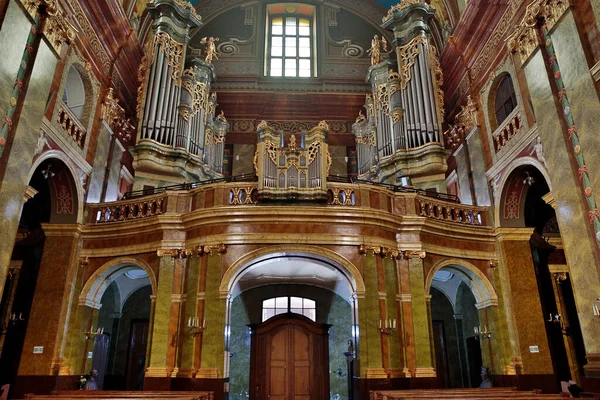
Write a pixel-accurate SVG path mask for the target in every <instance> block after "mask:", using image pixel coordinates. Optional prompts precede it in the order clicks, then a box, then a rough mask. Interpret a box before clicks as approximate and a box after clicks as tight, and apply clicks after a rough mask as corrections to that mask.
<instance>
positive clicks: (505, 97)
mask: <svg viewBox="0 0 600 400" xmlns="http://www.w3.org/2000/svg"><path fill="white" fill-rule="evenodd" d="M505 82H508V83H505ZM508 89H510V90H508ZM499 99H501V101H502V103H501V104H498V102H499ZM509 102H510V103H511V105H512V108H511V109H510V111H506V110H507V105H508V104H509ZM518 106H519V102H518V101H517V93H516V91H515V85H514V83H513V80H512V77H511V76H510V74H506V75H504V76H503V77H502V78H501V79H500V81H499V82H498V86H496V91H495V95H494V117H495V118H496V126H500V125H501V124H502V123H503V122H504V121H505V120H506V118H508V116H509V115H510V114H511V113H512V112H513V111H515V109H516V108H517V107H518ZM500 117H502V118H500Z"/></svg>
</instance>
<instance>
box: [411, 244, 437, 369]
mask: <svg viewBox="0 0 600 400" xmlns="http://www.w3.org/2000/svg"><path fill="white" fill-rule="evenodd" d="M406 257H407V258H408V268H409V273H410V292H411V304H412V317H413V318H412V319H413V329H414V343H415V359H416V360H415V361H416V362H415V365H416V368H415V373H414V377H415V378H425V377H435V376H436V373H435V369H434V368H433V357H432V351H433V350H432V344H431V329H430V325H431V324H430V322H431V317H430V315H429V306H428V301H427V299H426V296H429V294H426V293H425V275H424V271H423V258H425V252H406Z"/></svg>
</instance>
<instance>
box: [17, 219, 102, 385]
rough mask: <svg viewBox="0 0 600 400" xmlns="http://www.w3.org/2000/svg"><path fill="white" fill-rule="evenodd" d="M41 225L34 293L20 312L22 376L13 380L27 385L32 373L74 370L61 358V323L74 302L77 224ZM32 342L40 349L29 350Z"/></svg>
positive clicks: (63, 339)
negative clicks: (26, 312) (24, 321)
mask: <svg viewBox="0 0 600 400" xmlns="http://www.w3.org/2000/svg"><path fill="white" fill-rule="evenodd" d="M43 229H44V233H45V235H46V241H45V244H44V252H43V254H42V259H41V263H40V269H39V273H38V280H37V284H36V287H35V295H34V297H33V304H32V306H31V311H30V313H29V315H25V316H24V317H25V318H26V319H27V332H26V334H25V341H24V344H23V352H22V355H21V362H20V364H19V372H18V375H19V376H23V377H24V378H23V380H20V379H17V382H15V384H21V383H22V384H24V385H27V383H26V380H27V379H28V378H29V377H30V376H32V375H33V376H43V375H46V376H49V375H54V374H56V375H58V374H61V375H63V374H64V375H66V374H68V373H74V371H69V368H68V367H67V366H66V365H65V362H64V359H65V357H66V356H67V354H66V351H65V350H66V344H67V337H66V335H65V326H68V325H69V323H70V319H69V318H70V306H71V304H72V303H75V304H76V303H77V301H76V299H74V297H75V296H76V295H77V291H76V287H75V284H74V283H75V282H76V281H77V275H78V269H79V262H78V254H79V246H80V235H81V226H80V225H50V224H48V225H44V226H43ZM98 307H99V305H98ZM83 332H85V331H82V332H81V333H80V335H79V336H80V339H81V338H82V337H83V336H84V333H83ZM34 346H43V353H41V354H33V347H34ZM74 365H77V362H76V363H74ZM79 365H81V364H79ZM65 367H66V369H65ZM25 376H27V377H28V378H25ZM30 383H31V382H30Z"/></svg>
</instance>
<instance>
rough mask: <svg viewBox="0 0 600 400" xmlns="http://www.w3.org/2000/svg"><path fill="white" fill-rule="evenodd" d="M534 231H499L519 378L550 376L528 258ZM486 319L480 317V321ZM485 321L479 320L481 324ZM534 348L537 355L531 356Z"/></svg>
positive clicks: (543, 327) (537, 294) (548, 361)
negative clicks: (525, 376) (507, 284)
mask: <svg viewBox="0 0 600 400" xmlns="http://www.w3.org/2000/svg"><path fill="white" fill-rule="evenodd" d="M532 231H533V228H499V229H498V247H499V250H500V263H499V264H500V265H499V268H504V273H503V276H504V277H505V278H506V280H505V281H504V282H509V286H510V288H509V289H510V295H511V299H512V302H511V307H510V310H509V311H507V312H508V313H509V315H512V316H513V317H514V321H515V327H516V329H515V331H513V332H511V334H512V336H513V337H512V338H511V341H513V342H514V344H515V345H516V346H517V352H516V354H515V358H516V360H515V367H516V368H517V369H521V370H522V371H521V373H522V374H527V375H533V374H535V375H549V374H553V368H552V359H551V357H550V348H549V346H548V339H547V337H546V326H545V322H544V316H543V315H542V305H541V303H540V297H539V292H538V287H537V280H536V276H535V270H534V265H533V259H532V256H531V248H530V245H529V238H530V236H531V233H532ZM482 317H485V315H482V314H481V313H480V318H482ZM484 322H485V320H481V321H480V324H483V323H484ZM530 346H537V348H538V349H539V351H538V352H531V351H530Z"/></svg>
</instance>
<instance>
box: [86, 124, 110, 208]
mask: <svg viewBox="0 0 600 400" xmlns="http://www.w3.org/2000/svg"><path fill="white" fill-rule="evenodd" d="M109 147H110V132H109V131H108V129H106V127H105V126H104V124H100V129H99V130H98V139H97V143H96V153H95V155H94V164H93V165H92V173H91V174H90V181H89V184H88V193H87V202H88V203H99V202H101V201H102V198H101V196H102V185H103V184H104V175H105V174H106V163H107V162H108V150H109Z"/></svg>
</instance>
